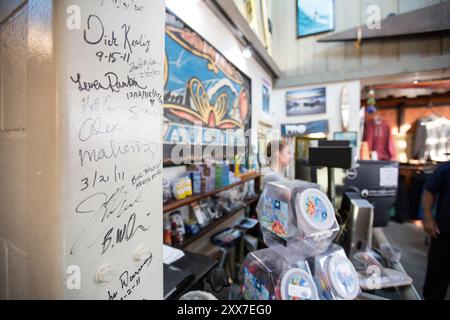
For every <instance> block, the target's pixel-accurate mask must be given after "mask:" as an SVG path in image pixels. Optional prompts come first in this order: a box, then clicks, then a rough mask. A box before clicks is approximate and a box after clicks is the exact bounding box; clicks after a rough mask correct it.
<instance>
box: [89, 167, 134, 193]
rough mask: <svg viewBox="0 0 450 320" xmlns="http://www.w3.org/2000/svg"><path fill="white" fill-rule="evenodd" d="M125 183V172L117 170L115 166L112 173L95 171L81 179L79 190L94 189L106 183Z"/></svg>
mask: <svg viewBox="0 0 450 320" xmlns="http://www.w3.org/2000/svg"><path fill="white" fill-rule="evenodd" d="M120 181H125V172H124V171H121V170H119V169H118V167H117V165H115V166H114V171H113V172H112V173H106V174H105V173H103V172H99V171H98V170H95V171H94V173H93V174H89V175H87V176H86V177H84V178H83V179H81V189H80V191H84V190H86V189H88V188H92V189H95V188H96V186H98V185H102V184H108V183H117V182H120Z"/></svg>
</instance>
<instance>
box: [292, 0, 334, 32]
mask: <svg viewBox="0 0 450 320" xmlns="http://www.w3.org/2000/svg"><path fill="white" fill-rule="evenodd" d="M332 30H334V0H297V37H298V38H301V37H308V36H311V35H315V34H319V33H324V32H329V31H332Z"/></svg>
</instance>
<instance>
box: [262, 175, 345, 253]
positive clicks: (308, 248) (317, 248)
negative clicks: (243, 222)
mask: <svg viewBox="0 0 450 320" xmlns="http://www.w3.org/2000/svg"><path fill="white" fill-rule="evenodd" d="M256 210H257V213H258V218H259V221H260V224H261V229H262V233H263V237H264V242H265V243H266V245H267V246H268V247H274V246H279V245H282V246H286V247H287V246H290V245H291V244H295V245H296V246H297V249H298V250H300V251H301V252H302V254H303V255H304V256H306V257H308V256H313V255H316V254H320V253H322V252H324V251H325V250H326V249H327V248H328V247H329V245H330V244H331V243H332V242H333V240H334V238H335V237H336V235H337V234H338V232H339V225H338V223H337V221H336V217H335V212H334V208H333V206H332V204H331V202H330V201H329V200H328V198H327V197H326V195H325V194H324V193H323V192H322V191H321V190H320V187H319V185H317V184H312V183H308V182H303V181H298V180H296V181H283V182H272V183H268V184H266V186H265V188H264V191H263V193H262V195H261V198H260V200H259V202H258V205H257V208H256Z"/></svg>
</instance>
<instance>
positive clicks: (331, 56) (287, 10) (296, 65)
mask: <svg viewBox="0 0 450 320" xmlns="http://www.w3.org/2000/svg"><path fill="white" fill-rule="evenodd" d="M444 1H447V0H335V25H336V27H335V30H334V32H341V31H344V30H348V29H351V28H354V27H357V26H361V25H364V24H366V21H367V19H368V17H369V14H368V13H367V8H368V7H369V6H371V5H376V6H378V7H379V8H380V10H381V18H382V19H383V18H386V17H387V16H388V15H390V14H397V15H398V14H402V13H405V12H408V11H412V10H416V9H420V8H423V7H426V6H430V5H434V4H438V3H441V2H444ZM296 2H297V1H296V0H273V1H272V2H271V3H272V12H273V21H272V22H273V37H272V39H273V57H274V59H275V61H276V62H277V64H278V66H279V67H280V68H281V70H282V71H283V73H284V76H283V79H281V80H280V81H278V82H277V84H276V86H277V87H279V88H284V87H287V86H292V85H310V84H317V83H323V82H325V81H333V82H337V81H349V80H355V79H362V78H367V77H377V76H383V75H388V74H389V75H396V74H403V73H407V72H423V71H428V70H437V69H444V68H448V67H450V35H449V34H448V33H447V34H445V35H427V36H423V37H413V38H403V39H387V40H381V41H367V42H364V41H363V43H362V46H361V48H359V49H358V48H356V46H355V44H354V43H353V42H348V43H344V42H336V43H319V42H317V40H318V39H320V38H321V37H324V36H327V35H329V34H332V33H326V34H318V35H314V36H309V37H305V38H300V39H297V37H296V30H297V26H296V19H297V18H296V17H297V15H296Z"/></svg>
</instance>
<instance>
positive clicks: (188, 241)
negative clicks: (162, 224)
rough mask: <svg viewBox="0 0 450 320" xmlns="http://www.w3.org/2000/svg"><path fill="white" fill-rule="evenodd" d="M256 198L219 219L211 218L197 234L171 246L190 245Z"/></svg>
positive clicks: (249, 204) (182, 246)
mask: <svg viewBox="0 0 450 320" xmlns="http://www.w3.org/2000/svg"><path fill="white" fill-rule="evenodd" d="M258 199H259V196H257V197H254V198H252V199H250V200H246V201H244V204H243V205H242V206H240V207H239V208H237V209H235V210H233V211H231V212H230V213H228V214H225V215H223V216H222V217H221V218H220V219H216V220H213V221H212V222H210V223H209V224H208V225H206V226H204V227H202V228H201V230H200V231H199V232H198V233H197V234H195V235H193V236H189V237H186V238H185V239H184V241H183V242H182V243H181V244H176V245H173V247H175V248H178V249H184V248H186V247H187V246H188V245H190V244H191V243H193V242H194V241H196V240H198V239H200V238H201V237H203V236H204V235H205V234H207V233H208V232H210V231H211V230H213V229H214V228H216V227H217V226H219V225H221V224H222V223H224V222H226V221H228V220H229V219H231V218H233V217H235V216H236V215H237V214H238V213H239V212H241V211H242V210H243V209H245V208H247V207H249V206H251V205H252V204H253V203H256V202H257V201H258Z"/></svg>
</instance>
